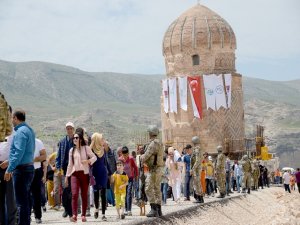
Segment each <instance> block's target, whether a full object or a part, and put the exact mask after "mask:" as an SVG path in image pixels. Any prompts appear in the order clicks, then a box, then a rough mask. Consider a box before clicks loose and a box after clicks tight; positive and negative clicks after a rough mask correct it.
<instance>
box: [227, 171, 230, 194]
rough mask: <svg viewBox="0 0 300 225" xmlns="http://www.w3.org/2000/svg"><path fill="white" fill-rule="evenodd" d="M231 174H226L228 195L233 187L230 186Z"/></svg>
mask: <svg viewBox="0 0 300 225" xmlns="http://www.w3.org/2000/svg"><path fill="white" fill-rule="evenodd" d="M230 181H231V179H230V173H229V172H226V193H227V194H228V193H229V192H230V191H231V187H230V186H231V185H230Z"/></svg>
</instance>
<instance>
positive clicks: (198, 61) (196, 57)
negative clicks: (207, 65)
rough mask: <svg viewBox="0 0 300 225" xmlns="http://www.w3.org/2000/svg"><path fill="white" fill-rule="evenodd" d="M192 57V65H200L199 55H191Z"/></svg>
mask: <svg viewBox="0 0 300 225" xmlns="http://www.w3.org/2000/svg"><path fill="white" fill-rule="evenodd" d="M192 59H193V66H196V65H200V57H199V55H193V56H192Z"/></svg>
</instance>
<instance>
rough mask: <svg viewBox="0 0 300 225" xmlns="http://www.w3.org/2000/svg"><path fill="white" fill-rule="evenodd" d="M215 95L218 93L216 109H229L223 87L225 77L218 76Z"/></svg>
mask: <svg viewBox="0 0 300 225" xmlns="http://www.w3.org/2000/svg"><path fill="white" fill-rule="evenodd" d="M215 93H216V107H217V110H219V109H220V108H221V107H222V106H223V107H224V108H225V109H227V105H226V97H225V89H224V85H223V76H222V75H219V76H216V82H215Z"/></svg>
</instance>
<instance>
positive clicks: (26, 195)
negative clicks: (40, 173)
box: [13, 165, 34, 225]
mask: <svg viewBox="0 0 300 225" xmlns="http://www.w3.org/2000/svg"><path fill="white" fill-rule="evenodd" d="M33 176H34V167H33V165H27V166H17V168H16V169H15V171H14V173H13V181H14V186H15V196H16V204H17V209H18V215H19V219H18V224H19V225H30V214H31V212H30V206H29V204H30V186H31V182H32V180H33Z"/></svg>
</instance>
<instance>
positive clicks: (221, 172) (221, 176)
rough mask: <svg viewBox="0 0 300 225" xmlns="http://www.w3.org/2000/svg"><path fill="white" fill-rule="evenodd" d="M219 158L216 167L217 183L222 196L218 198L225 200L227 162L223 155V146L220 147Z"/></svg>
mask: <svg viewBox="0 0 300 225" xmlns="http://www.w3.org/2000/svg"><path fill="white" fill-rule="evenodd" d="M218 153H219V154H218V158H217V165H216V176H217V182H218V187H219V192H220V195H219V196H218V197H221V198H224V197H225V193H226V187H225V183H226V179H225V174H226V172H225V162H226V157H225V155H224V154H223V153H222V146H218Z"/></svg>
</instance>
